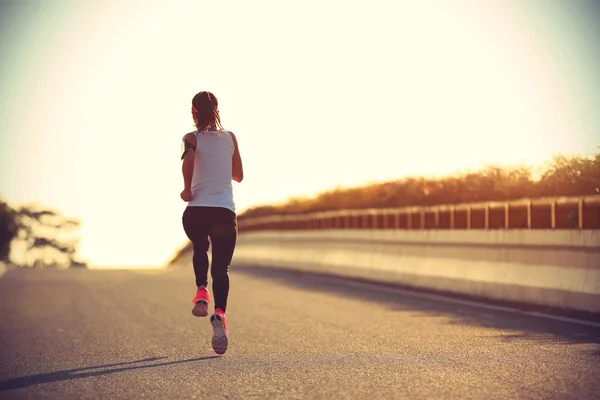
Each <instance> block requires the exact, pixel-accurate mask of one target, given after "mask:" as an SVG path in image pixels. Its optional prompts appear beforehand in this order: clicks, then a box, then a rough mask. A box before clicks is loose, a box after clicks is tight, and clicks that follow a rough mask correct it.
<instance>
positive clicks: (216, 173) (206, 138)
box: [188, 131, 235, 212]
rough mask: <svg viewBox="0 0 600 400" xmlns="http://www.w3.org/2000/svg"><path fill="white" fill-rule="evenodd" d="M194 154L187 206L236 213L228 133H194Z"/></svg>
mask: <svg viewBox="0 0 600 400" xmlns="http://www.w3.org/2000/svg"><path fill="white" fill-rule="evenodd" d="M192 133H193V134H194V136H196V151H195V153H196V155H195V159H194V175H193V176H192V200H191V201H189V202H188V207H189V206H205V207H224V208H228V209H230V210H231V211H233V212H235V203H234V201H233V186H232V184H231V168H232V165H231V163H232V160H233V150H234V148H235V145H234V144H233V139H232V137H231V134H230V133H229V132H228V131H194V132H192Z"/></svg>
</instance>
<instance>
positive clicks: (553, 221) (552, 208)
mask: <svg viewBox="0 0 600 400" xmlns="http://www.w3.org/2000/svg"><path fill="white" fill-rule="evenodd" d="M550 227H551V228H552V229H556V200H552V202H551V203H550Z"/></svg>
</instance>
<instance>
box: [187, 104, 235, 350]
mask: <svg viewBox="0 0 600 400" xmlns="http://www.w3.org/2000/svg"><path fill="white" fill-rule="evenodd" d="M192 116H193V118H194V123H195V125H196V128H197V129H196V130H195V131H194V132H190V133H188V134H186V135H185V136H184V137H183V143H182V155H181V159H182V160H183V162H182V173H183V182H184V189H183V191H182V192H181V199H182V200H183V201H186V202H187V203H188V204H187V207H186V209H185V211H184V213H183V218H182V221H183V229H184V230H185V234H186V235H187V237H188V238H189V239H190V240H191V241H192V244H193V248H194V256H193V264H194V274H195V276H196V286H197V292H196V295H195V296H194V299H193V301H192V302H193V304H194V308H193V309H192V314H193V315H194V316H196V317H205V316H207V315H208V304H209V302H210V297H209V294H208V290H207V285H208V266H209V265H208V264H209V263H208V249H209V246H210V245H212V265H211V268H210V272H211V277H212V290H213V296H214V303H215V304H214V307H215V310H214V313H213V314H212V315H211V317H210V323H211V325H212V328H213V337H212V348H213V350H214V351H215V353H217V354H224V353H225V351H226V350H227V346H228V343H229V339H228V336H227V325H226V322H225V310H226V308H227V296H228V294H229V273H228V271H229V264H230V263H231V259H232V257H233V252H234V249H235V243H236V239H237V216H236V213H235V203H234V201H233V187H232V183H231V181H232V180H234V181H236V182H241V181H242V179H243V178H244V172H243V168H242V159H241V157H240V151H239V148H238V144H237V140H236V137H235V135H234V134H233V132H229V131H226V130H224V129H223V126H222V125H221V119H220V117H219V107H218V102H217V98H216V97H215V95H214V94H212V93H210V92H200V93H198V94H196V96H194V98H193V99H192ZM209 239H210V242H209Z"/></svg>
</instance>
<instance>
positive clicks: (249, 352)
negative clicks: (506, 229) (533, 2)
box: [0, 268, 600, 400]
mask: <svg viewBox="0 0 600 400" xmlns="http://www.w3.org/2000/svg"><path fill="white" fill-rule="evenodd" d="M192 275H193V274H192V271H191V268H190V269H189V270H188V269H185V270H184V269H176V270H168V271H167V270H164V271H162V270H161V271H139V272H135V271H99V270H92V271H89V270H80V271H64V272H61V271H43V270H41V271H22V270H20V271H8V272H7V273H6V274H5V275H4V276H3V277H2V278H0V324H1V325H0V399H36V400H37V399H297V398H302V399H364V398H369V399H371V398H373V399H400V398H409V399H431V398H444V399H452V398H457V399H463V398H469V399H541V398H543V399H598V398H599V396H600V328H594V327H588V326H582V325H578V324H574V323H570V322H560V321H553V320H547V319H543V318H536V317H531V316H523V315H519V314H513V313H507V312H502V311H494V310H489V309H481V308H477V307H473V306H469V305H459V304H455V303H448V302H443V301H436V300H432V299H426V298H419V297H414V296H411V295H407V294H406V293H403V292H397V293H392V292H390V291H389V290H378V289H377V288H373V287H371V286H368V287H364V288H360V287H357V286H356V285H354V284H352V285H350V284H346V283H344V281H342V280H335V279H329V278H323V277H315V276H310V275H303V274H298V273H291V272H274V271H270V270H264V269H259V268H239V269H237V270H235V271H233V272H232V274H231V279H232V289H231V294H230V304H229V309H228V312H227V317H228V327H229V331H230V347H229V350H228V351H227V353H226V354H225V355H224V356H223V357H219V356H216V355H215V354H214V353H213V351H212V349H211V348H210V335H211V328H210V324H209V321H208V319H207V318H195V317H193V316H192V315H191V312H190V310H191V306H192V305H191V299H192V297H193V295H194V284H193V276H192Z"/></svg>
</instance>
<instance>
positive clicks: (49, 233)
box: [0, 201, 86, 268]
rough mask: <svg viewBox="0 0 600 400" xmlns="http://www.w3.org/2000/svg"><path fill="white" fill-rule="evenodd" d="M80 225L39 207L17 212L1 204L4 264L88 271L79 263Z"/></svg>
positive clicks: (0, 246)
mask: <svg viewBox="0 0 600 400" xmlns="http://www.w3.org/2000/svg"><path fill="white" fill-rule="evenodd" d="M79 225H80V224H79V221H77V220H74V219H71V218H67V217H65V216H63V215H62V214H61V213H59V212H58V211H54V210H51V209H48V208H45V207H42V206H39V205H30V206H21V207H19V208H18V209H13V208H11V207H10V206H8V204H6V203H5V202H3V201H0V260H2V261H5V262H6V261H9V259H10V260H11V261H13V262H14V263H15V264H16V265H18V266H21V267H59V268H68V267H85V266H86V265H85V263H83V262H81V261H77V260H76V259H75V253H76V250H77V243H78V238H77V236H76V231H77V229H78V228H79ZM11 250H12V251H11Z"/></svg>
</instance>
